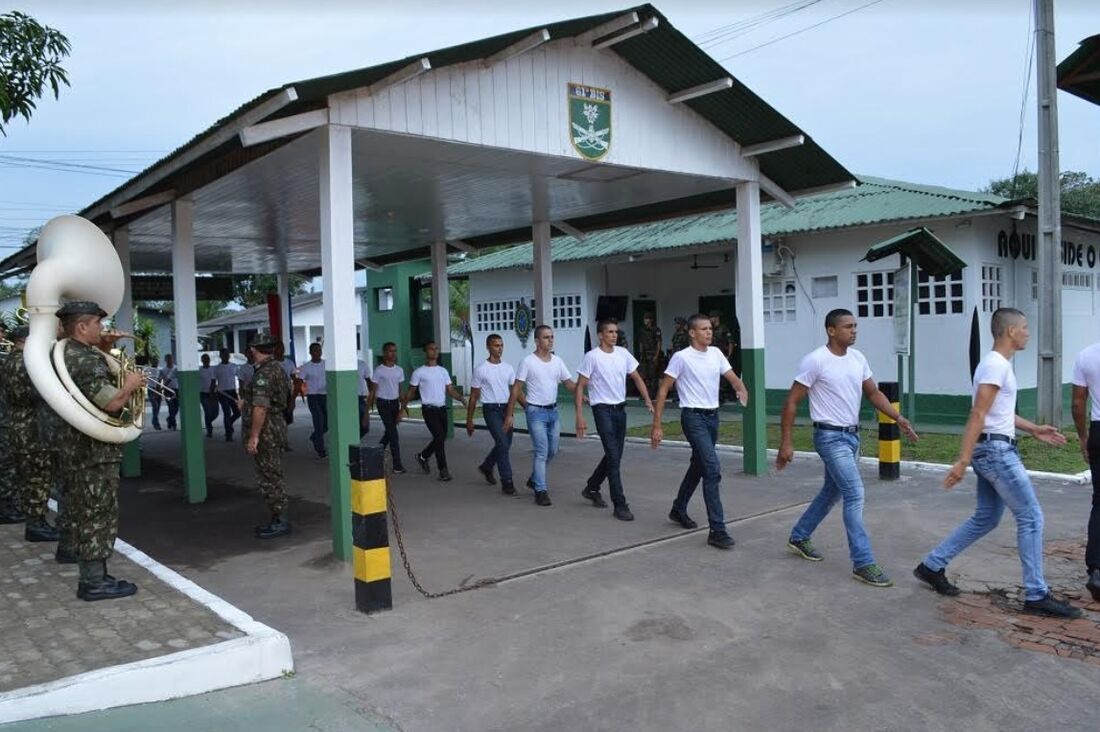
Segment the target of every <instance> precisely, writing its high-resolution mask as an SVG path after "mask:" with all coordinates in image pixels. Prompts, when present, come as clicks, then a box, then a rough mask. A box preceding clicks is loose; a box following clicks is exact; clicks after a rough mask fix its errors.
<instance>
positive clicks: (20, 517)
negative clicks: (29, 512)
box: [0, 323, 27, 524]
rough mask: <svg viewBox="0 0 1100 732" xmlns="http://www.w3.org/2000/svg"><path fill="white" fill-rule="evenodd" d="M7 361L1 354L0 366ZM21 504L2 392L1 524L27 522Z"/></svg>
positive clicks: (0, 334) (2, 333)
mask: <svg viewBox="0 0 1100 732" xmlns="http://www.w3.org/2000/svg"><path fill="white" fill-rule="evenodd" d="M6 338H7V333H6V329H5V328H4V326H3V324H2V323H0V339H6ZM6 360H7V355H6V354H2V353H0V365H2V364H3V363H4V362H5V361H6ZM21 502H22V501H21V498H20V495H19V482H18V480H17V479H16V477H15V463H14V461H13V460H12V457H11V449H10V446H9V442H8V408H7V406H6V405H5V404H4V398H3V392H2V390H0V524H21V523H23V522H24V521H25V520H26V518H27V517H26V514H24V513H23V511H22V508H21V507H20V504H21Z"/></svg>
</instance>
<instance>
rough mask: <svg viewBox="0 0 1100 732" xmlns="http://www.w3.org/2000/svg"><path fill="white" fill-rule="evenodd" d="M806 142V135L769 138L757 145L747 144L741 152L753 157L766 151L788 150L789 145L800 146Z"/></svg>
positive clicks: (747, 156)
mask: <svg viewBox="0 0 1100 732" xmlns="http://www.w3.org/2000/svg"><path fill="white" fill-rule="evenodd" d="M805 142H806V136H805V135H791V136H790V137H780V138H778V139H775V140H768V141H767V142H758V143H756V144H755V145H745V146H744V147H743V148H741V154H742V155H744V156H745V157H746V158H751V157H753V156H754V155H763V154H764V153H770V152H775V151H776V150H786V149H787V148H789V147H798V146H799V145H802V144H804V143H805Z"/></svg>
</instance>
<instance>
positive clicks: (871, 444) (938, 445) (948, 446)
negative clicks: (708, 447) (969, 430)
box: [627, 421, 1088, 473]
mask: <svg viewBox="0 0 1100 732" xmlns="http://www.w3.org/2000/svg"><path fill="white" fill-rule="evenodd" d="M664 431H665V439H668V440H680V439H683V432H682V431H681V430H680V423H679V422H678V421H674V422H665V423H664ZM812 432H813V428H812V427H809V426H804V425H795V428H794V433H793V435H792V437H793V439H794V449H795V450H805V451H809V452H812V451H813V449H814V447H813V436H812ZM627 434H628V435H631V436H633V437H649V427H647V426H640V427H631V428H630V429H628V430H627ZM1064 434H1065V435H1066V438H1067V439H1068V442H1067V443H1066V444H1065V445H1064V446H1062V447H1051V446H1049V445H1044V444H1043V443H1041V442H1039V441H1038V440H1035V439H1034V438H1031V437H1023V438H1021V439H1020V444H1019V449H1020V457H1021V458H1023V461H1024V465H1025V466H1027V467H1028V469H1030V470H1045V471H1048V472H1052V473H1080V472H1081V471H1082V470H1086V469H1087V468H1088V466H1087V465H1085V462H1084V460H1083V459H1082V458H1081V447H1080V442H1078V440H1077V434H1076V433H1075V432H1073V431H1066V432H1064ZM861 437H862V440H863V445H862V450H863V455H864V456H866V457H877V456H878V429H877V426H876V427H871V428H865V429H864V430H863V432H862V433H861ZM959 440H960V437H959V435H942V434H932V433H927V434H924V435H922V436H921V438H920V441H919V442H916V443H912V442H908V441H906V440H905V438H902V441H901V459H902V460H916V461H920V462H926V463H953V462H954V461H955V458H956V457H957V456H958V453H959ZM718 443H719V444H721V445H741V444H743V443H742V425H741V423H740V422H722V423H721V424H719V426H718ZM768 447H769V448H772V449H774V448H778V447H779V425H777V424H769V425H768Z"/></svg>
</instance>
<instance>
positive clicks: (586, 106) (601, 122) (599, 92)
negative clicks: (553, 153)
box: [568, 82, 611, 160]
mask: <svg viewBox="0 0 1100 732" xmlns="http://www.w3.org/2000/svg"><path fill="white" fill-rule="evenodd" d="M568 96H569V141H570V142H571V143H573V148H574V149H575V150H576V151H577V152H578V153H580V154H581V157H584V158H586V159H588V160H599V159H600V158H602V157H603V156H605V155H607V152H608V150H610V149H611V90H610V89H600V88H599V87H595V86H585V85H584V84H574V83H572V82H570V84H569V86H568Z"/></svg>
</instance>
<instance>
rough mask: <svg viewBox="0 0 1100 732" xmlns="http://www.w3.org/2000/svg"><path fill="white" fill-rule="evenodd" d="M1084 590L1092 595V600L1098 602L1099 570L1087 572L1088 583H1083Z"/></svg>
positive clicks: (1099, 588)
mask: <svg viewBox="0 0 1100 732" xmlns="http://www.w3.org/2000/svg"><path fill="white" fill-rule="evenodd" d="M1085 589H1086V590H1088V591H1089V592H1090V593H1091V594H1092V599H1093V600H1096V601H1097V602H1100V569H1094V570H1092V571H1091V572H1089V581H1088V582H1086V583H1085Z"/></svg>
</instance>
